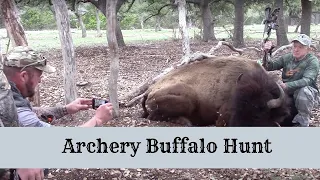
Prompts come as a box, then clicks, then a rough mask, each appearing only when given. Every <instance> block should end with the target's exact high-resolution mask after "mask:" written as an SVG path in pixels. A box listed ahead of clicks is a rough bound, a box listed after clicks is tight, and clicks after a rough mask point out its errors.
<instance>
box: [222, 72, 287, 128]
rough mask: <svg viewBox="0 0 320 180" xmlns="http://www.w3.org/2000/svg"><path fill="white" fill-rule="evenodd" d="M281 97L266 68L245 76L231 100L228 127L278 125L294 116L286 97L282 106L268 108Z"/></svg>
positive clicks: (274, 80)
mask: <svg viewBox="0 0 320 180" xmlns="http://www.w3.org/2000/svg"><path fill="white" fill-rule="evenodd" d="M279 96H280V89H279V87H278V86H277V84H276V79H275V78H274V77H271V76H270V75H268V74H267V73H266V72H265V71H263V70H262V69H254V70H252V71H250V72H247V73H244V74H243V75H242V76H241V77H240V78H239V80H238V82H237V84H236V87H235V90H234V94H233V96H232V98H231V111H230V112H231V117H230V119H229V121H228V123H227V125H228V126H277V125H280V124H282V123H283V122H284V119H285V118H286V117H288V116H289V114H290V108H289V106H290V99H289V97H288V96H287V95H286V94H285V98H284V101H282V104H281V105H280V107H277V108H268V106H267V102H268V101H269V100H271V99H276V98H278V97H279Z"/></svg>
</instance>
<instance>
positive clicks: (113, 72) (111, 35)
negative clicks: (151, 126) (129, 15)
mask: <svg viewBox="0 0 320 180" xmlns="http://www.w3.org/2000/svg"><path fill="white" fill-rule="evenodd" d="M116 3H117V0H113V1H107V3H106V9H107V14H108V15H107V18H108V25H107V31H108V35H107V39H108V46H109V49H110V55H108V56H109V57H110V59H111V62H110V77H109V86H108V87H109V97H110V102H111V103H112V104H113V107H114V116H115V117H118V116H119V102H118V94H117V93H118V91H117V81H118V74H119V47H118V42H117V37H116V26H117V13H116Z"/></svg>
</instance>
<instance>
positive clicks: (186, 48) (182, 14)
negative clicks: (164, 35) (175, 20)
mask: <svg viewBox="0 0 320 180" xmlns="http://www.w3.org/2000/svg"><path fill="white" fill-rule="evenodd" d="M177 2H178V10H179V30H180V33H181V37H182V41H183V43H182V50H183V56H184V58H189V56H190V43H189V34H188V30H187V20H186V15H187V14H186V0H177Z"/></svg>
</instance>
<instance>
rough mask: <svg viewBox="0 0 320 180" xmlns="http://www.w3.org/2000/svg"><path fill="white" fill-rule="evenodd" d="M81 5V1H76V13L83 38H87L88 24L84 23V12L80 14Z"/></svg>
mask: <svg viewBox="0 0 320 180" xmlns="http://www.w3.org/2000/svg"><path fill="white" fill-rule="evenodd" d="M79 5H80V2H79V3H76V5H75V6H76V7H75V12H74V14H75V15H76V16H77V19H78V23H79V25H80V28H81V32H82V38H85V37H87V31H86V26H85V25H84V23H83V20H82V14H80V12H79Z"/></svg>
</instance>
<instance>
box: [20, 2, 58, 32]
mask: <svg viewBox="0 0 320 180" xmlns="http://www.w3.org/2000/svg"><path fill="white" fill-rule="evenodd" d="M20 18H21V23H22V25H23V27H24V28H25V29H26V30H43V29H55V28H56V22H55V17H54V15H53V13H52V12H51V10H50V9H49V7H48V6H44V7H43V8H40V9H39V8H36V7H29V6H24V7H23V8H22V10H21V14H20Z"/></svg>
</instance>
